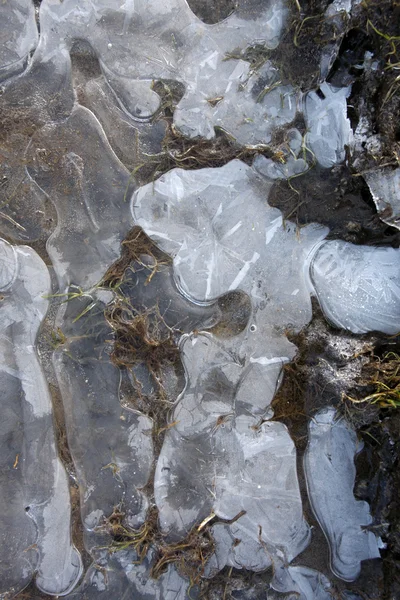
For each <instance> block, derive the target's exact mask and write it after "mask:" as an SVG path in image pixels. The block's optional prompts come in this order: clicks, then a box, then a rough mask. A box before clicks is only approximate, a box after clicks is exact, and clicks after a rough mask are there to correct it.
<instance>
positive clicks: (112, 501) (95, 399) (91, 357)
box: [53, 290, 153, 550]
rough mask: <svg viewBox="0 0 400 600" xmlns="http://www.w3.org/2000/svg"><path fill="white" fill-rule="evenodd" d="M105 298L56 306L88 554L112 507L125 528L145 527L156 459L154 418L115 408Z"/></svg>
mask: <svg viewBox="0 0 400 600" xmlns="http://www.w3.org/2000/svg"><path fill="white" fill-rule="evenodd" d="M110 296H111V298H112V294H111V293H110V292H109V291H108V292H105V291H104V290H97V291H95V292H93V294H92V296H90V297H89V298H88V297H81V298H77V299H76V300H70V301H69V302H68V303H67V305H64V306H63V307H61V309H60V311H59V314H58V318H57V325H58V327H59V331H62V335H63V338H62V339H61V340H60V344H59V348H58V349H57V350H56V352H55V354H54V358H53V362H54V367H55V370H56V374H57V378H58V382H59V386H60V390H61V394H62V398H63V403H64V410H65V420H66V428H67V435H68V443H69V447H70V450H71V454H72V458H73V460H74V465H75V468H76V471H77V476H78V482H79V486H80V491H81V517H82V522H83V524H84V526H85V528H86V533H87V535H86V538H87V541H86V545H87V548H88V549H89V550H91V548H92V546H93V545H96V544H97V545H98V544H99V540H98V539H97V538H101V534H102V529H101V528H102V526H104V523H105V518H107V517H109V516H110V515H111V514H112V512H113V510H114V508H115V507H119V510H120V511H121V512H122V513H123V514H124V522H125V523H126V524H128V525H131V526H132V527H138V526H139V525H140V524H142V522H143V520H144V518H145V512H146V509H147V507H148V503H147V499H146V497H145V495H144V494H143V493H142V492H140V491H139V490H138V488H142V487H144V486H145V485H146V483H147V481H148V478H149V475H150V470H151V466H152V462H153V443H152V437H151V431H152V421H151V419H149V418H148V417H146V416H145V415H142V414H140V413H139V412H138V411H135V410H132V409H130V408H123V407H122V406H121V403H120V386H121V373H120V371H119V369H118V368H117V367H116V366H114V365H113V364H112V362H111V358H110V352H111V343H112V331H111V328H110V327H109V326H108V325H107V323H106V320H105V317H104V309H105V303H107V302H109V301H110V299H111V298H110ZM88 306H91V308H90V310H88V311H87V312H86V313H85V309H86V308H87V307H88ZM82 313H83V314H82ZM80 315H82V316H80Z"/></svg>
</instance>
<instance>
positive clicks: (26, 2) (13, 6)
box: [0, 0, 39, 81]
mask: <svg viewBox="0 0 400 600" xmlns="http://www.w3.org/2000/svg"><path fill="white" fill-rule="evenodd" d="M38 37H39V36H38V31H37V27H36V20H35V9H34V6H33V2H32V1H31V0H8V1H7V2H2V3H1V4H0V39H1V44H0V81H1V80H2V79H5V78H6V77H10V76H12V75H16V74H18V73H19V72H20V71H22V70H23V68H24V65H25V63H26V62H27V59H28V56H29V53H30V52H31V51H32V50H33V49H34V48H35V46H36V44H37V41H38Z"/></svg>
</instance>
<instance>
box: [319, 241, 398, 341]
mask: <svg viewBox="0 0 400 600" xmlns="http://www.w3.org/2000/svg"><path fill="white" fill-rule="evenodd" d="M311 277H312V280H313V283H314V286H315V290H316V293H317V297H318V300H319V302H320V304H321V307H322V310H323V311H324V313H325V315H326V317H327V318H328V319H329V320H330V321H331V322H332V323H333V324H334V325H336V326H337V327H341V328H343V329H348V330H349V331H352V332H353V333H365V332H367V331H383V332H384V333H388V334H395V333H397V332H398V331H399V330H400V250H398V249H394V248H373V247H367V246H355V245H354V244H350V243H348V242H343V241H341V240H335V241H330V242H326V243H325V244H323V245H322V246H321V247H320V248H319V250H318V251H317V253H316V254H315V256H314V259H313V261H312V265H311Z"/></svg>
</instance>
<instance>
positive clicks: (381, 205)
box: [364, 168, 400, 229]
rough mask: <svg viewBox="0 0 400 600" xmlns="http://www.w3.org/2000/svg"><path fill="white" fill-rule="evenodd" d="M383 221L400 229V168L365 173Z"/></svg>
mask: <svg viewBox="0 0 400 600" xmlns="http://www.w3.org/2000/svg"><path fill="white" fill-rule="evenodd" d="M364 178H365V181H366V182H367V184H368V187H369V189H370V191H371V194H372V198H373V199H374V202H375V205H376V208H377V210H378V211H379V213H380V217H381V219H382V221H384V222H385V223H387V224H388V225H392V226H393V227H397V229H400V169H399V168H397V169H393V170H390V169H379V170H376V171H371V172H369V173H365V174H364Z"/></svg>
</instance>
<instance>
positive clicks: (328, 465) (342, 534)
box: [304, 408, 380, 581]
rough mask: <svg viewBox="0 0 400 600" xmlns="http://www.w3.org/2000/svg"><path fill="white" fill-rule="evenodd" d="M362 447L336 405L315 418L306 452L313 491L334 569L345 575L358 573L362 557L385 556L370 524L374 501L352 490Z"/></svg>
mask: <svg viewBox="0 0 400 600" xmlns="http://www.w3.org/2000/svg"><path fill="white" fill-rule="evenodd" d="M361 448H362V446H361V444H360V443H359V442H358V441H357V436H356V433H355V432H354V431H353V429H352V428H351V426H350V425H349V424H348V423H347V422H346V421H345V420H344V419H343V418H339V417H337V416H336V411H335V409H333V408H328V409H324V410H322V411H320V412H319V413H317V414H316V415H314V417H313V419H312V420H311V421H310V423H309V443H308V448H307V451H306V454H305V458H304V468H305V473H306V480H307V487H308V493H309V497H310V502H311V505H312V508H313V511H314V513H315V515H316V517H317V519H318V521H319V523H320V525H321V527H322V530H323V531H324V533H325V535H326V537H327V540H328V543H329V548H330V560H331V568H332V571H333V572H334V573H335V575H337V576H338V577H340V578H341V579H344V580H345V581H353V580H355V579H356V578H357V577H358V575H359V573H360V568H361V564H360V563H361V561H363V560H366V559H370V558H378V557H379V556H380V554H379V550H378V541H377V538H376V536H375V535H374V534H373V533H372V532H371V531H368V529H367V527H368V525H370V524H371V523H372V518H371V515H370V512H369V506H368V504H367V503H366V502H363V501H360V500H356V499H355V498H354V495H353V488H354V481H355V475H356V469H355V465H354V457H355V455H356V454H357V452H359V451H360V450H361Z"/></svg>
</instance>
